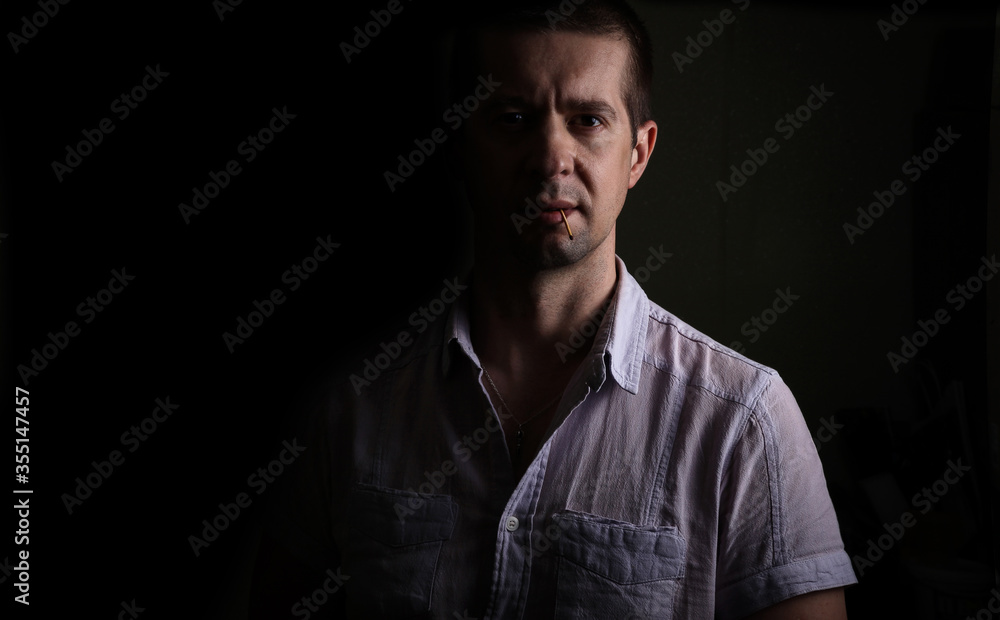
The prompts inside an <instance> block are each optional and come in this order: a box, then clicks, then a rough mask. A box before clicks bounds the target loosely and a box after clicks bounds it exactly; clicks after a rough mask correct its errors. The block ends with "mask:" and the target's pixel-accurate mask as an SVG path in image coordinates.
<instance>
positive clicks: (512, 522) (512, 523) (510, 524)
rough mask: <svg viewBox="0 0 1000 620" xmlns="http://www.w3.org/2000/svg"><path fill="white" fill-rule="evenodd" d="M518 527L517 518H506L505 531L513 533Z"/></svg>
mask: <svg viewBox="0 0 1000 620" xmlns="http://www.w3.org/2000/svg"><path fill="white" fill-rule="evenodd" d="M518 525H519V523H518V520H517V517H507V531H508V532H513V531H514V530H516V529H517V526H518Z"/></svg>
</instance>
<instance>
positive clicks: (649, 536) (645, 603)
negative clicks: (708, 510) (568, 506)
mask: <svg viewBox="0 0 1000 620" xmlns="http://www.w3.org/2000/svg"><path fill="white" fill-rule="evenodd" d="M553 519H554V520H555V521H556V522H557V524H558V525H559V527H560V529H561V530H562V533H561V534H560V536H559V538H558V540H556V541H555V543H556V544H555V550H556V555H557V558H558V559H557V568H556V571H557V579H556V612H555V617H556V618H557V619H563V618H575V619H577V620H587V619H590V618H593V619H595V620H596V619H598V618H602V619H606V618H615V619H616V620H639V619H644V618H657V619H663V618H665V619H669V618H671V617H673V607H674V599H675V597H676V595H677V592H678V591H679V588H680V582H681V580H682V579H683V577H684V562H685V542H684V538H683V537H682V536H681V535H680V533H678V531H677V528H675V527H672V526H663V527H640V526H636V525H633V524H630V523H623V522H620V521H614V520H611V519H605V518H603V517H598V516H594V515H589V514H585V513H580V512H571V511H567V512H562V513H558V514H555V515H553Z"/></svg>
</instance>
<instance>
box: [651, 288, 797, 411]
mask: <svg viewBox="0 0 1000 620" xmlns="http://www.w3.org/2000/svg"><path fill="white" fill-rule="evenodd" d="M645 345H646V349H645V356H644V361H645V363H646V366H647V368H648V369H650V370H652V371H654V372H657V373H666V374H668V375H669V376H671V377H673V378H674V379H675V380H677V381H680V382H681V383H682V384H683V385H685V386H689V387H697V388H702V389H704V390H707V391H709V392H711V393H713V394H715V395H717V396H718V397H720V398H724V399H727V400H733V401H736V402H739V403H740V404H743V405H745V406H747V407H751V408H752V405H753V404H754V403H755V402H756V401H757V399H758V398H759V397H760V395H761V393H762V392H763V391H764V390H766V389H768V388H771V387H777V388H778V389H787V388H785V386H784V383H783V382H782V380H781V377H780V376H779V374H778V372H777V371H776V370H774V369H773V368H770V367H768V366H765V365H763V364H760V363H758V362H755V361H753V360H751V359H749V358H747V357H746V356H744V355H742V354H740V353H737V352H736V351H734V350H733V349H731V348H729V347H727V346H725V345H723V344H721V343H719V342H718V341H716V340H714V339H713V338H711V337H709V336H707V335H706V334H704V333H703V332H701V331H699V330H697V329H695V328H694V327H692V326H691V325H689V324H688V323H686V322H684V321H683V320H681V319H680V318H678V317H677V316H676V315H674V314H672V313H670V312H668V311H667V310H665V309H664V308H662V307H661V306H659V305H657V304H656V303H654V302H652V301H650V302H649V320H648V327H647V331H646V343H645ZM650 367H651V368H650Z"/></svg>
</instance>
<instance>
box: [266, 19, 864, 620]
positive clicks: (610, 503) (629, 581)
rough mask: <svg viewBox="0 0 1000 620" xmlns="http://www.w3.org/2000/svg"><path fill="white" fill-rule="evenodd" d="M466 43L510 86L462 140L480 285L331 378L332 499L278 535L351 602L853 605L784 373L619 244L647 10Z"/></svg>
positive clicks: (478, 607)
mask: <svg viewBox="0 0 1000 620" xmlns="http://www.w3.org/2000/svg"><path fill="white" fill-rule="evenodd" d="M459 41H460V53H459V58H460V59H461V60H462V62H460V63H458V67H457V78H456V87H457V88H458V89H459V91H460V92H461V89H462V85H467V86H469V87H470V88H471V87H472V86H474V85H475V80H476V77H477V76H486V77H488V79H489V80H491V83H492V84H498V85H497V86H496V89H495V92H494V93H493V94H492V95H491V96H490V97H489V98H488V99H487V100H486V101H485V102H484V104H483V105H482V106H481V107H480V108H479V109H478V110H477V111H476V112H475V113H474V114H472V115H471V117H470V118H469V119H468V120H467V121H466V123H465V125H464V126H463V128H462V137H461V144H460V147H459V152H458V156H459V157H458V159H459V160H460V161H461V162H462V176H463V179H464V183H465V185H466V188H467V194H468V197H469V201H470V203H471V205H472V207H473V210H474V214H475V221H474V241H475V266H474V269H473V273H472V276H471V281H470V283H469V286H468V290H467V291H461V290H460V289H459V287H456V290H458V291H460V292H459V294H458V296H457V299H455V301H454V303H453V304H452V307H451V309H450V312H449V314H448V318H447V320H446V321H437V322H435V323H434V324H433V325H431V326H430V328H429V329H427V330H426V331H425V332H424V333H423V334H422V335H421V337H420V339H419V340H418V341H417V342H416V343H415V344H414V345H413V346H412V347H410V349H409V350H408V351H407V352H406V354H404V355H402V356H401V357H400V359H399V360H397V362H396V363H395V364H393V365H392V366H391V367H390V368H388V369H386V370H385V371H383V373H382V375H381V376H380V377H379V379H378V380H377V382H376V383H375V384H373V385H371V386H366V387H364V389H353V388H352V387H351V386H347V388H348V389H346V390H345V393H344V394H343V395H339V396H338V397H336V398H335V399H333V400H332V404H331V406H330V408H329V410H328V411H327V413H326V414H325V415H324V416H323V417H322V418H321V420H320V427H319V429H318V430H316V431H315V432H314V434H313V436H312V438H311V440H310V441H309V442H308V443H309V444H310V445H311V446H313V447H312V448H310V458H312V459H313V469H312V471H311V475H312V476H313V477H312V479H311V480H310V481H309V482H310V483H311V485H312V487H313V488H315V489H316V490H315V491H312V492H311V493H313V494H315V495H314V497H317V498H318V499H306V498H309V497H310V491H308V490H306V489H308V487H309V485H308V484H307V485H306V486H305V487H303V489H304V490H302V491H301V492H300V491H296V494H297V500H298V501H299V503H300V504H302V505H304V506H308V505H309V504H312V505H313V506H315V505H317V504H318V505H321V506H323V508H324V510H322V511H320V514H318V515H316V519H317V521H316V525H315V526H313V527H309V526H296V528H295V529H294V530H293V531H291V532H290V534H289V535H288V536H285V537H284V540H286V541H292V542H289V543H288V545H287V547H288V548H290V549H294V550H296V553H297V555H298V558H299V560H300V561H303V562H308V561H312V564H313V566H314V567H315V568H316V570H317V571H319V570H323V569H324V568H325V569H331V568H336V569H337V572H331V573H329V574H331V575H337V576H338V577H337V583H336V587H335V588H331V587H326V589H325V591H326V592H330V591H331V590H334V591H336V592H337V596H340V595H343V596H344V597H345V600H346V609H347V612H348V614H349V615H351V616H352V617H364V618H397V617H414V616H419V617H432V618H456V617H457V618H483V617H489V618H551V617H555V618H711V617H718V618H741V617H754V618H820V619H826V618H831V619H832V618H845V617H846V614H845V611H844V600H843V593H842V587H843V586H845V585H847V584H850V583H854V582H855V581H856V580H855V577H854V574H853V571H852V569H851V566H850V561H849V559H848V556H847V555H846V553H845V552H844V550H843V545H842V543H841V540H840V535H839V530H838V525H837V519H836V515H835V514H834V511H833V507H832V504H831V502H830V499H829V495H828V493H827V490H826V485H825V480H824V477H823V473H822V467H821V465H820V462H819V460H818V456H817V454H816V450H815V447H814V446H813V443H812V441H811V438H810V435H809V432H808V429H807V428H806V426H805V424H804V421H803V419H802V415H801V413H800V412H799V410H798V407H797V405H796V403H795V401H794V399H793V397H792V396H791V394H790V392H789V391H788V389H787V388H786V387H785V386H784V384H783V383H782V382H781V380H780V378H779V377H778V375H777V374H776V373H775V372H774V371H772V370H770V369H768V368H765V367H762V366H760V365H759V364H755V363H754V362H751V361H749V360H747V359H745V358H743V357H741V356H739V355H738V354H736V353H734V352H733V351H731V350H729V349H727V348H726V347H723V346H721V345H719V344H718V343H716V342H714V341H713V340H711V339H709V338H708V337H706V336H704V335H702V334H700V333H699V332H697V331H695V330H694V329H692V328H691V327H689V326H687V325H686V324H684V323H683V322H681V321H680V320H678V319H677V318H676V317H674V316H672V315H670V314H669V313H668V312H666V311H665V310H663V309H662V308H660V307H659V306H657V305H656V304H655V303H653V302H651V301H650V300H649V299H648V298H647V297H646V295H645V294H644V293H643V291H642V290H641V288H640V287H639V285H638V283H637V282H636V281H635V280H634V279H633V278H632V277H631V276H630V275H629V273H628V271H626V269H625V265H624V264H623V263H622V261H621V260H620V259H619V258H618V257H617V256H616V255H615V222H616V219H617V217H618V214H619V213H620V212H621V210H622V208H623V205H624V202H625V197H626V194H627V192H628V190H629V189H631V188H632V187H634V186H635V184H636V183H637V182H638V181H639V179H640V177H641V176H642V174H643V172H644V171H645V169H646V166H647V164H648V162H649V159H650V156H651V155H652V152H653V149H654V146H655V144H656V138H657V131H658V128H657V125H656V123H655V122H654V121H652V120H650V118H649V117H650V112H649V90H650V84H651V66H650V65H651V60H650V59H651V52H650V51H649V40H648V35H647V34H646V32H645V30H644V28H643V27H642V25H641V23H640V22H639V20H638V19H637V18H636V16H635V14H634V13H633V12H632V11H631V9H629V8H628V7H627V6H625V5H623V4H620V3H618V2H604V1H601V0H588V1H587V2H584V3H582V4H581V5H580V6H577V7H576V9H575V11H574V12H573V13H572V14H570V15H569V16H566V15H564V14H560V13H558V12H555V13H553V12H548V13H547V12H546V11H545V9H538V10H534V11H530V10H529V11H525V12H518V11H512V12H511V15H509V16H507V18H505V19H503V20H499V19H498V20H496V21H494V22H493V23H492V25H489V26H482V25H480V26H478V27H476V28H473V29H472V32H471V34H470V36H469V37H467V38H461V37H460V39H459ZM466 46H467V47H466ZM525 205H527V208H526V206H525ZM588 325H590V326H591V327H592V329H584V327H585V326H588ZM594 326H597V327H594ZM581 333H583V334H590V337H589V339H588V341H587V342H586V343H583V344H581V343H580V342H579V339H580V335H579V334H581ZM571 343H575V346H574V345H573V344H571ZM295 537H298V538H299V539H300V542H299V543H298V544H297V545H296V544H295V543H294V541H293V539H294V538H295ZM323 548H329V549H331V550H336V551H335V553H336V554H337V559H332V557H333V556H332V553H333V552H332V551H331V555H328V556H323V555H321V554H319V553H318V552H317V550H319V549H323ZM310 555H312V556H313V557H309V556H310ZM263 561H264V562H270V561H271V560H270V556H263ZM333 562H337V563H339V565H338V566H336V567H335V566H333V564H332V563H333ZM286 575H287V574H286ZM329 581H330V580H329V579H327V582H328V583H327V586H329V585H330V584H329ZM324 600H325V597H324ZM310 602H311V603H312V605H313V606H316V607H317V609H315V610H309V611H308V612H306V611H305V608H299V610H298V611H300V612H302V613H303V616H301V617H305V616H307V615H309V614H310V613H312V612H317V613H322V612H323V611H330V610H332V606H331V607H330V608H328V609H326V610H324V609H320V608H319V607H318V606H317V605H316V601H315V599H312V600H311V601H310ZM286 610H287V608H286ZM292 611H293V614H295V613H297V611H296V608H295V607H293V608H292ZM286 613H287V611H286Z"/></svg>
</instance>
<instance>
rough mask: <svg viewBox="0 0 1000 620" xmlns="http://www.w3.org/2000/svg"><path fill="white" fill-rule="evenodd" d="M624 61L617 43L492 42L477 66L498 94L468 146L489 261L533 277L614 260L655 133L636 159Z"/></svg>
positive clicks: (559, 36) (500, 36) (516, 37)
mask: <svg viewBox="0 0 1000 620" xmlns="http://www.w3.org/2000/svg"><path fill="white" fill-rule="evenodd" d="M627 61H628V47H627V43H626V42H624V41H619V40H616V39H614V38H610V37H603V36H596V35H586V34H577V33H567V32H545V33H533V32H519V33H487V34H485V35H484V36H483V38H482V40H481V63H480V66H481V67H483V69H484V73H485V74H487V75H488V74H490V73H492V74H493V80H494V81H496V82H500V86H499V87H498V88H497V90H496V91H495V92H494V93H493V94H492V95H491V96H490V98H489V99H487V100H486V101H485V102H484V103H483V105H482V106H481V107H480V108H479V110H477V111H476V112H475V113H474V114H473V115H472V117H471V118H470V119H469V121H468V122H467V124H466V127H465V130H466V133H465V138H464V143H463V145H462V156H463V160H464V170H465V178H466V182H467V185H468V192H469V199H470V201H471V202H472V206H473V209H474V211H475V213H476V233H477V243H479V244H482V245H485V246H487V247H483V248H480V250H482V251H486V252H491V253H497V254H499V255H512V257H516V258H518V259H519V260H521V261H522V262H523V263H525V264H526V265H527V266H529V267H533V268H536V269H544V268H549V267H559V266H564V265H569V264H572V263H575V262H577V261H579V260H580V259H582V258H583V257H585V256H587V255H588V254H590V253H591V252H593V251H594V250H595V249H597V248H600V247H602V246H606V245H608V244H610V247H611V248H612V251H613V248H614V243H615V235H614V230H615V221H616V220H617V218H618V214H619V213H620V212H621V209H622V206H623V205H624V203H625V195H626V193H627V191H628V190H629V189H630V188H631V187H632V186H634V185H635V183H636V182H637V181H638V180H639V177H640V176H641V175H642V171H643V170H644V169H645V165H646V162H647V161H648V156H649V153H650V152H651V151H652V146H653V143H654V141H655V135H656V125H655V124H654V123H653V122H652V121H649V122H647V123H645V124H644V125H642V126H641V127H640V128H639V131H638V141H637V144H636V147H635V148H633V147H632V130H631V125H630V119H629V117H628V112H627V110H626V107H625V99H624V80H625V79H626V78H625V75H626V73H625V68H626V63H627ZM529 201H530V203H529ZM532 203H533V204H535V205H537V206H538V207H540V208H541V209H542V213H541V214H540V215H539V214H538V212H537V211H536V209H535V208H534V207H532V206H529V204H532ZM560 209H562V210H563V211H565V214H566V217H567V219H568V222H569V226H570V227H571V228H572V231H573V239H572V240H571V239H570V237H569V234H568V233H567V230H566V227H565V225H564V223H563V219H562V214H561V213H560ZM512 216H514V217H513V218H512Z"/></svg>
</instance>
